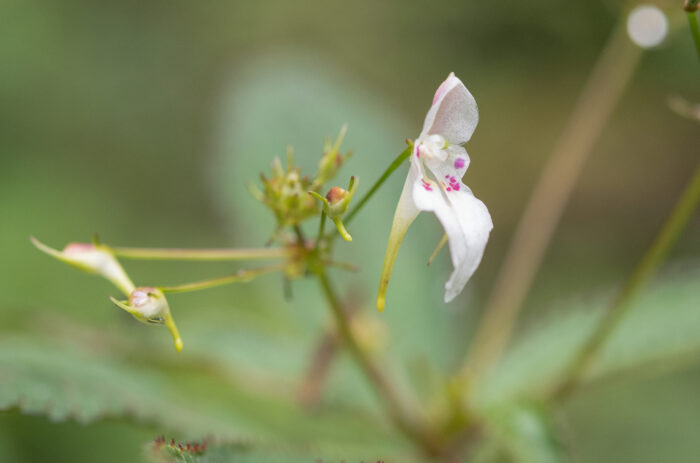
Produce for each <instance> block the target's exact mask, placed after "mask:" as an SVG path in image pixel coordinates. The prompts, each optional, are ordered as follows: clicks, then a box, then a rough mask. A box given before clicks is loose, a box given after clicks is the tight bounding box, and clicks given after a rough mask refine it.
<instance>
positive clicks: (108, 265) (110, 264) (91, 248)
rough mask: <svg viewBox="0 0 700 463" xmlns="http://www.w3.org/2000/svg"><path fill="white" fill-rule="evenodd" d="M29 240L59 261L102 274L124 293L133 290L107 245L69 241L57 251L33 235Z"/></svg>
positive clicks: (131, 284) (129, 280)
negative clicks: (61, 249)
mask: <svg viewBox="0 0 700 463" xmlns="http://www.w3.org/2000/svg"><path fill="white" fill-rule="evenodd" d="M31 240H32V243H33V244H34V246H36V247H37V248H38V249H39V250H40V251H43V252H45V253H46V254H48V255H50V256H52V257H55V258H56V259H58V260H60V261H61V262H65V263H66V264H69V265H72V266H73V267H76V268H78V269H80V270H83V271H85V272H88V273H95V274H98V275H101V276H103V277H104V278H106V279H107V280H109V281H111V282H112V283H113V284H114V285H115V286H116V287H117V288H119V289H120V290H121V291H122V292H124V294H130V293H131V292H132V291H133V290H134V284H133V283H132V282H131V279H130V278H129V277H128V275H127V274H126V272H125V271H124V269H123V268H122V266H121V265H120V264H119V261H118V260H117V259H116V257H114V254H112V251H111V250H110V249H109V248H108V247H107V246H103V245H100V244H92V243H69V244H68V245H67V246H66V247H65V248H63V251H58V250H56V249H53V248H50V247H49V246H46V245H45V244H44V243H42V242H40V241H39V240H37V239H36V238H34V237H32V238H31Z"/></svg>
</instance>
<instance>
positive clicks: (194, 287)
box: [158, 264, 284, 293]
mask: <svg viewBox="0 0 700 463" xmlns="http://www.w3.org/2000/svg"><path fill="white" fill-rule="evenodd" d="M283 269H284V264H279V265H271V266H269V267H262V268H258V269H252V270H239V271H238V272H236V273H234V274H232V275H226V276H223V277H220V278H213V279H211V280H203V281H195V282H194V283H186V284H184V285H177V286H160V287H159V288H158V289H160V290H161V291H163V292H164V293H186V292H190V291H199V290H202V289H209V288H214V287H216V286H223V285H227V284H230V283H247V282H249V281H251V280H252V279H253V278H256V277H259V276H261V275H265V274H268V273H274V272H277V271H280V270H283Z"/></svg>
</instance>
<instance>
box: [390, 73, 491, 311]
mask: <svg viewBox="0 0 700 463" xmlns="http://www.w3.org/2000/svg"><path fill="white" fill-rule="evenodd" d="M478 121H479V113H478V110H477V106H476V101H475V100H474V97H473V96H472V95H471V93H469V90H467V88H466V87H465V86H464V84H463V83H462V81H461V80H459V79H458V78H457V77H455V75H454V73H450V75H449V76H448V77H447V79H446V80H445V81H444V82H443V83H442V84H441V85H440V87H439V88H438V89H437V91H436V92H435V96H434V98H433V104H432V106H431V107H430V110H429V111H428V114H427V116H426V117H425V122H424V124H423V131H422V132H421V134H420V136H419V137H418V138H417V139H416V140H415V142H414V146H413V152H412V153H411V166H410V170H409V172H408V177H407V178H406V183H405V184H404V187H403V191H402V193H401V198H400V199H399V204H398V206H397V207H396V212H395V214H394V222H393V224H392V227H391V234H390V235H389V244H388V246H387V250H386V256H385V258H384V267H383V269H382V276H381V280H380V283H379V295H378V297H377V307H378V308H379V310H383V309H384V304H385V294H386V288H387V285H388V284H389V278H390V276H391V271H392V269H393V267H394V262H395V261H396V256H397V254H398V251H399V247H400V246H401V241H402V240H403V237H404V235H405V234H406V230H407V229H408V227H409V226H410V225H411V223H412V222H413V220H414V219H415V218H416V216H418V213H419V212H421V211H430V212H433V213H435V215H436V216H437V218H438V220H439V221H440V223H441V224H442V227H443V228H444V229H445V233H446V234H447V238H448V240H449V248H450V258H451V259H452V265H453V266H454V271H453V272H452V275H451V276H450V278H449V280H448V281H447V283H446V284H445V302H449V301H451V300H452V299H454V298H455V297H456V296H457V295H458V294H459V293H460V292H461V291H462V289H463V288H464V286H465V285H466V284H467V281H469V278H471V276H472V274H473V273H474V271H475V270H476V268H477V267H478V266H479V263H480V262H481V257H482V256H483V254H484V248H485V247H486V242H487V241H488V239H489V232H490V231H491V229H492V228H493V222H492V221H491V215H490V214H489V211H488V209H487V208H486V206H485V205H484V203H482V202H481V201H480V200H478V199H477V198H476V197H475V196H474V194H473V193H472V192H471V190H470V189H469V188H467V186H466V185H464V184H463V183H462V176H463V175H464V173H465V172H466V170H467V167H468V166H469V156H468V155H467V152H466V150H465V149H464V148H463V147H462V146H461V145H462V144H463V143H466V142H467V141H469V139H470V138H471V136H472V133H474V129H475V128H476V124H477V122H478Z"/></svg>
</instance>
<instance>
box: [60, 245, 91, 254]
mask: <svg viewBox="0 0 700 463" xmlns="http://www.w3.org/2000/svg"><path fill="white" fill-rule="evenodd" d="M94 250H95V246H93V245H92V244H89V243H69V244H68V245H67V246H66V247H65V248H63V252H65V253H68V254H80V253H81V252H89V251H94Z"/></svg>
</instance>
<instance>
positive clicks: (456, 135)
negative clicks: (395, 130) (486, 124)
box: [421, 72, 479, 145]
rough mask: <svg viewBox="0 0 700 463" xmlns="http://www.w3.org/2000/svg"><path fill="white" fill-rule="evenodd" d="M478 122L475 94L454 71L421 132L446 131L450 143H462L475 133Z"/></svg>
mask: <svg viewBox="0 0 700 463" xmlns="http://www.w3.org/2000/svg"><path fill="white" fill-rule="evenodd" d="M478 122H479V110H478V108H477V106H476V101H475V100H474V97H473V96H472V94H471V93H469V90H467V87H465V86H464V84H463V83H462V81H461V80H459V78H457V77H456V76H455V75H454V72H451V73H450V75H449V76H447V79H446V80H445V81H444V82H443V83H442V84H441V85H440V87H438V89H437V91H436V92H435V96H434V97H433V105H432V106H431V107H430V110H429V111H428V114H427V115H426V116H425V122H424V123H423V131H422V132H421V136H424V135H434V134H437V135H442V136H443V137H445V139H446V140H447V141H449V142H450V143H452V144H455V145H461V144H463V143H466V142H467V141H469V139H470V138H471V137H472V134H473V133H474V129H475V128H476V125H477V123H478Z"/></svg>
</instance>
